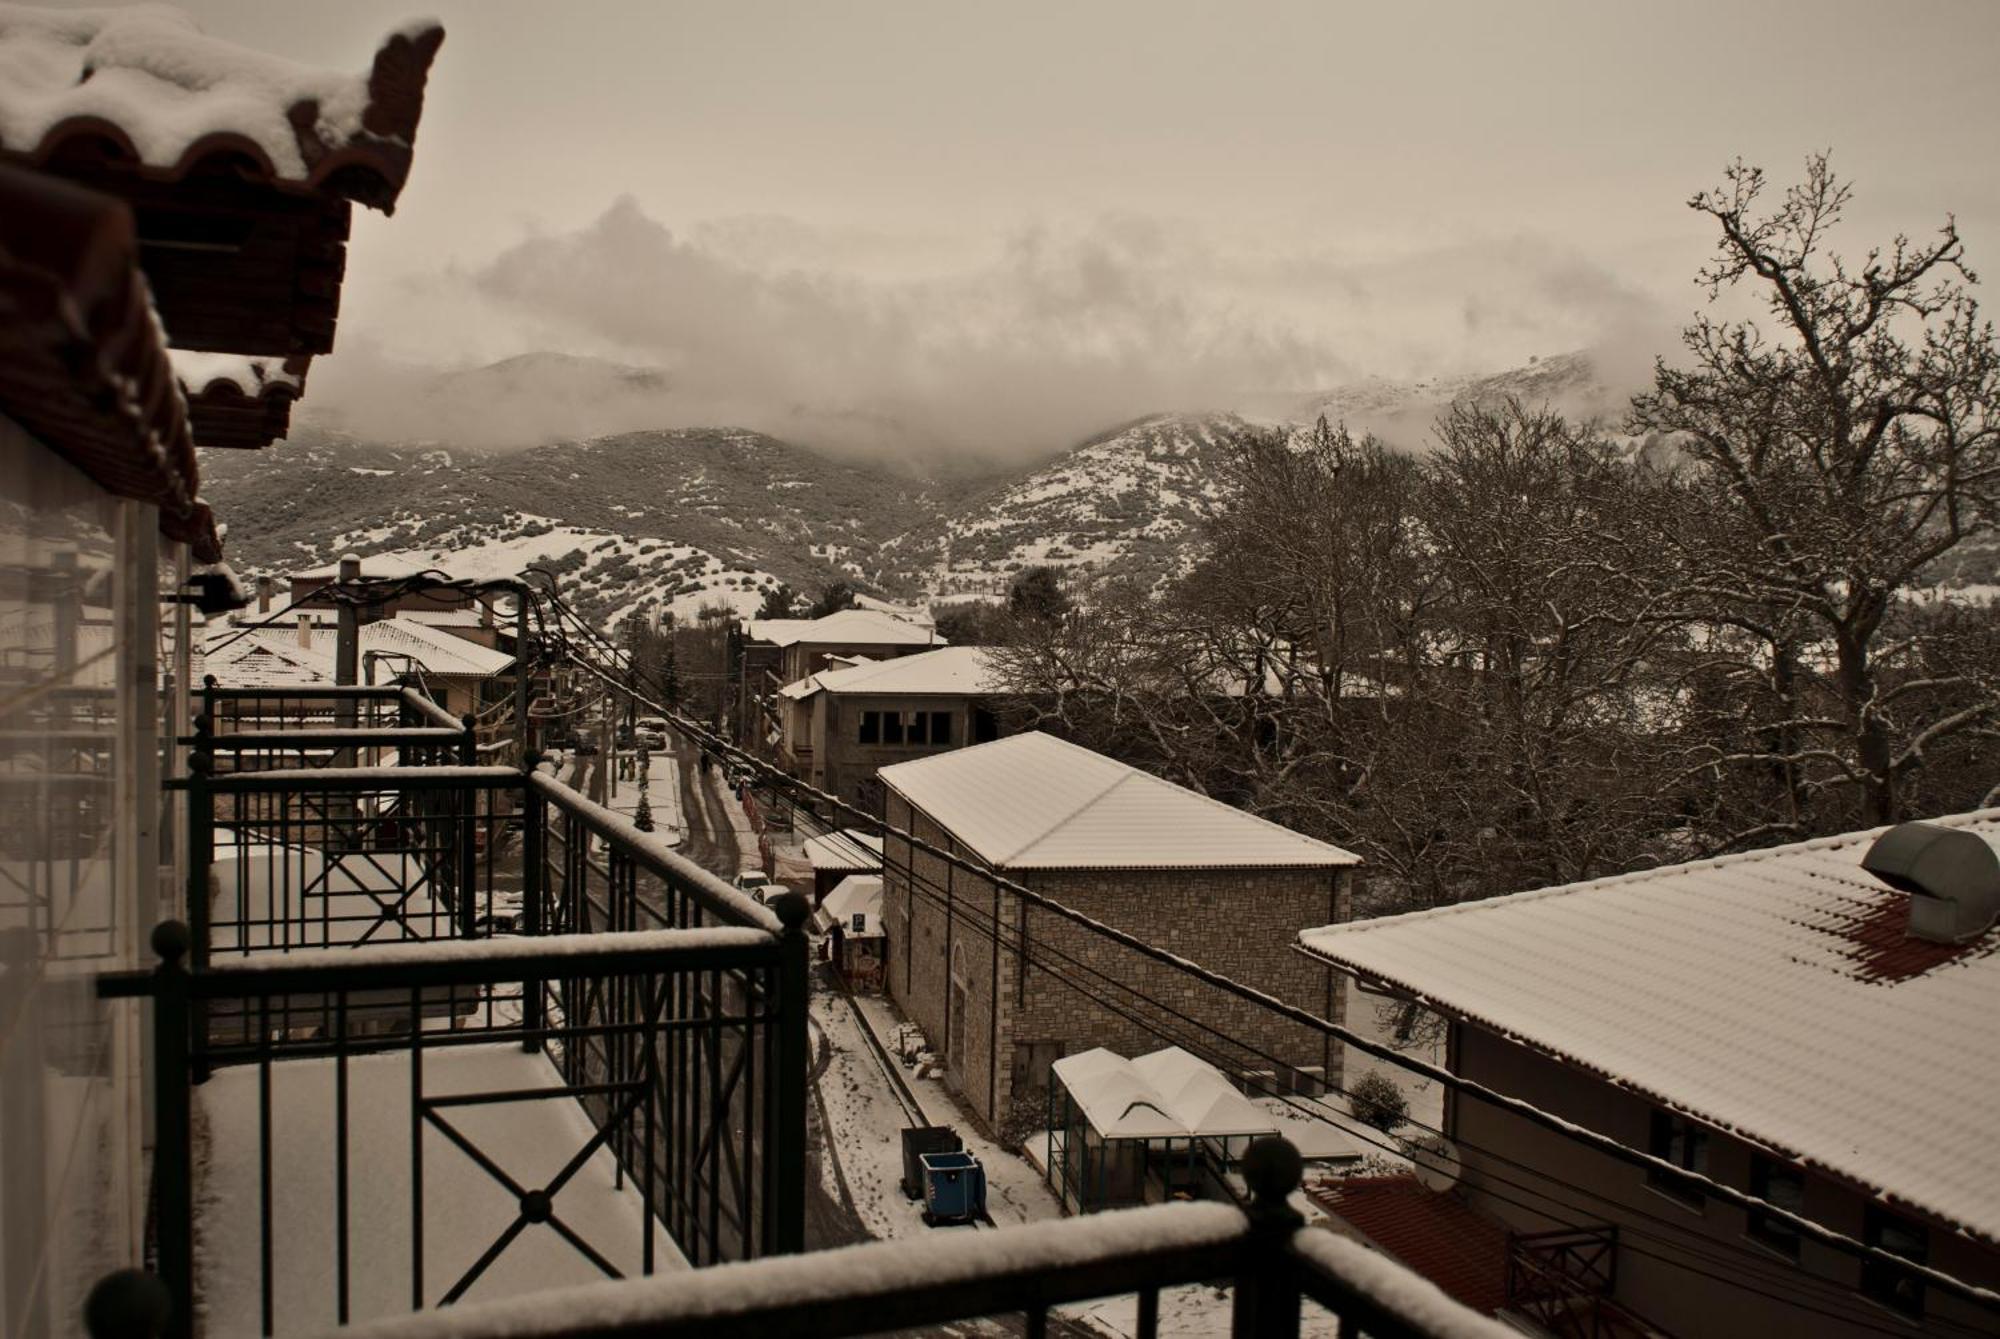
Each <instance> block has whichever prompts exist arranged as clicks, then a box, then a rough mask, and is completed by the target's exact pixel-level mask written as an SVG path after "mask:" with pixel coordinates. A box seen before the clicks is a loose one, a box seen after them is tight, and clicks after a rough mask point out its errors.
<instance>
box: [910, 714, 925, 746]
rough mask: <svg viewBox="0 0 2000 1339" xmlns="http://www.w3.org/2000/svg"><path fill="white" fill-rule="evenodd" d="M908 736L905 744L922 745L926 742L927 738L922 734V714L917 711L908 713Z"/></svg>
mask: <svg viewBox="0 0 2000 1339" xmlns="http://www.w3.org/2000/svg"><path fill="white" fill-rule="evenodd" d="M908 734H909V737H908V739H907V740H906V741H905V742H906V743H910V744H922V743H924V742H925V741H926V738H927V736H926V735H925V734H924V713H923V712H921V711H917V712H912V713H910V724H909V726H908Z"/></svg>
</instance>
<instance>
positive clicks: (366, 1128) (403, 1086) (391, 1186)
mask: <svg viewBox="0 0 2000 1339" xmlns="http://www.w3.org/2000/svg"><path fill="white" fill-rule="evenodd" d="M271 1079H272V1084H271V1129H272V1132H273V1138H272V1156H271V1167H272V1212H271V1230H272V1233H273V1239H272V1253H271V1258H272V1261H273V1268H274V1270H275V1271H276V1274H275V1277H274V1279H273V1284H274V1288H273V1298H274V1303H275V1315H274V1321H275V1333H277V1334H281V1335H282V1334H300V1333H313V1334H317V1333H320V1332H323V1331H326V1330H329V1329H331V1328H332V1326H333V1324H334V1321H335V1317H336V1315H337V1312H336V1309H335V1302H334V1288H335V1277H336V1275H335V1260H336V1251H335V1243H336V1236H335V1232H336V1229H335V1220H334V1204H335V1194H334V1174H335V1173H334V1156H335V1138H336V1136H335V1125H334V1112H335V1105H334V1091H335V1089H334V1065H333V1062H332V1061H331V1060H285V1061H280V1062H279V1063H277V1064H274V1065H273V1066H272V1067H271ZM423 1085H424V1092H425V1094H426V1095H427V1096H432V1097H435V1096H439V1095H443V1094H448V1093H474V1092H510V1091H523V1090H530V1089H554V1088H556V1087H558V1086H559V1079H558V1076H557V1074H556V1071H555V1069H554V1067H553V1066H551V1065H550V1064H549V1062H548V1060H547V1059H546V1058H544V1057H542V1056H540V1055H532V1054H528V1053H525V1052H523V1051H522V1050H521V1049H520V1048H519V1047H517V1046H514V1045H511V1044H507V1045H496V1046H472V1047H449V1048H442V1049H431V1050H427V1051H426V1052H425V1055H424V1075H423ZM348 1092H349V1098H348V1102H349V1107H348V1132H347V1146H348V1151H349V1157H350V1159H351V1162H350V1169H349V1204H350V1214H351V1218H350V1225H349V1243H350V1251H351V1252H352V1254H351V1256H350V1264H349V1287H350V1298H351V1307H352V1311H351V1314H352V1316H353V1318H354V1319H355V1320H357V1321H358V1320H363V1319H368V1318H371V1317H378V1316H390V1315H399V1314H402V1313H404V1312H407V1311H409V1310H410V1300H411V1276H410V1246H411V1230H410V1226H411V1225H410V1218H411V1194H410V1186H411V1152H412V1150H411V1140H410V1060H409V1056H408V1054H407V1052H396V1053H393V1054H387V1055H372V1056H356V1057H354V1058H352V1059H350V1060H349V1061H348ZM194 1095H195V1103H196V1111H197V1116H196V1122H197V1131H198V1139H199V1147H200V1149H201V1153H202V1161H203V1163H204V1165H203V1166H202V1167H201V1169H200V1172H199V1175H198V1179H197V1194H198V1204H197V1225H196V1227H197V1230H196V1242H195V1250H196V1273H197V1278H196V1288H197V1292H198V1295H199V1296H200V1297H201V1298H202V1299H203V1306H204V1309H205V1312H206V1314H205V1317H204V1324H203V1332H204V1333H205V1334H207V1335H209V1336H210V1337H211V1339H236V1336H249V1335H256V1334H259V1333H261V1318H260V1311H261V1286H260V1278H261V1276H260V1274H259V1272H258V1271H259V1266H258V1260H259V1231H260V1220H261V1215H260V1213H259V1209H258V1187H259V1177H258V1156H257V1154H258V1146H259V1140H258V1071H257V1068H256V1067H255V1066H231V1067H225V1068H223V1069H221V1070H218V1071H217V1072H216V1074H215V1076H214V1077H213V1078H212V1079H210V1080H209V1081H208V1082H207V1083H205V1084H203V1085H201V1086H200V1087H198V1088H196V1089H195V1092H194ZM441 1114H443V1115H444V1116H445V1118H446V1119H447V1120H449V1121H450V1122H451V1124H452V1125H453V1126H454V1127H455V1128H456V1129H458V1130H459V1131H460V1132H462V1133H463V1134H464V1135H465V1136H466V1138H467V1139H468V1140H469V1141H470V1142H471V1143H472V1144H473V1146H474V1147H476V1148H478V1149H479V1150H480V1151H481V1152H482V1153H484V1154H485V1155H486V1156H487V1157H489V1158H491V1159H492V1160H493V1161H494V1162H495V1163H496V1164H497V1165H498V1166H499V1167H500V1168H501V1169H502V1170H504V1171H505V1172H507V1174H508V1175H509V1176H511V1177H513V1178H514V1180H515V1181H516V1182H518V1183H519V1184H521V1185H523V1186H526V1187H529V1188H538V1187H545V1186H546V1185H547V1184H548V1183H549V1181H550V1180H551V1179H552V1178H553V1177H555V1176H556V1175H557V1174H558V1173H559V1172H560V1171H561V1169H562V1167H563V1165H564V1164H565V1163H566V1162H568V1161H569V1159H570V1158H572V1157H574V1156H575V1155H576V1153H577V1152H578V1151H579V1150H580V1149H582V1148H583V1147H584V1145H585V1144H586V1143H588V1142H589V1140H590V1138H591V1135H592V1133H593V1131H592V1127H591V1124H590V1121H589V1119H588V1118H587V1117H586V1116H585V1115H584V1112H583V1109H582V1108H581V1107H580V1106H578V1105H577V1104H576V1102H575V1101H574V1100H573V1099H571V1098H569V1097H567V1096H556V1097H545V1098H535V1099H530V1100H516V1101H507V1102H496V1103H490V1104H483V1105H469V1106H458V1107H451V1108H447V1109H445V1111H444V1112H443V1113H441ZM616 1170H617V1164H616V1162H615V1161H614V1160H613V1158H612V1155H611V1151H610V1150H609V1149H607V1148H600V1149H599V1150H598V1151H597V1152H596V1153H595V1154H594V1155H593V1156H592V1157H591V1158H590V1160H589V1161H588V1162H586V1163H585V1164H584V1165H583V1167H582V1168H581V1169H580V1170H579V1171H578V1172H577V1173H576V1175H575V1176H574V1177H572V1178H571V1179H570V1180H569V1181H568V1182H567V1183H566V1184H564V1185H563V1187H562V1188H561V1189H560V1190H559V1191H558V1192H557V1193H556V1194H555V1196H554V1200H553V1208H554V1211H555V1214H556V1216H557V1217H558V1218H560V1219H561V1220H562V1222H563V1223H564V1225H566V1226H567V1227H569V1228H570V1229H571V1230H573V1231H574V1232H576V1234H577V1235H578V1236H580V1237H582V1238H583V1239H584V1240H585V1241H587V1242H589V1243H590V1244H591V1246H592V1247H594V1248H595V1249H596V1250H597V1251H599V1252H600V1253H601V1254H603V1256H604V1257H605V1258H606V1259H607V1260H609V1261H611V1263H612V1264H613V1265H615V1266H616V1267H617V1268H618V1269H619V1270H621V1271H622V1272H624V1273H625V1274H626V1275H627V1276H631V1275H635V1274H637V1273H639V1272H640V1265H641V1259H642V1256H641V1252H642V1248H643V1243H644V1240H645V1238H644V1233H645V1231H646V1230H647V1225H646V1220H645V1214H644V1206H643V1202H642V1200H641V1199H640V1197H639V1195H638V1193H637V1191H636V1190H635V1189H634V1188H633V1186H632V1184H631V1182H629V1181H628V1182H626V1183H625V1185H624V1186H623V1187H622V1188H620V1187H619V1186H618V1185H617V1184H616V1182H615V1180H614V1178H615V1174H616ZM423 1191H424V1199H423V1204H424V1234H423V1238H424V1292H425V1296H426V1298H427V1300H428V1302H429V1303H430V1304H433V1305H434V1304H435V1303H436V1302H437V1300H438V1299H439V1298H441V1297H443V1296H444V1295H445V1293H447V1292H448V1291H449V1290H450V1289H451V1288H452V1287H453V1285H455V1284H456V1283H457V1282H458V1280H459V1278H460V1277H461V1276H462V1275H463V1274H464V1273H465V1272H466V1270H467V1269H468V1268H469V1267H470V1266H471V1265H472V1264H473V1262H474V1261H476V1260H477V1259H478V1258H479V1257H480V1255H481V1254H482V1253H483V1252H484V1251H485V1250H486V1249H487V1248H488V1247H489V1246H490V1245H491V1244H492V1243H493V1242H494V1241H495V1240H496V1239H497V1238H498V1237H499V1236H500V1234H501V1233H502V1232H503V1231H504V1230H505V1229H506V1228H507V1226H508V1225H509V1224H510V1223H512V1222H514V1220H515V1218H516V1217H517V1216H518V1213H519V1204H518V1201H517V1200H516V1199H515V1197H514V1195H513V1194H512V1193H510V1192H509V1191H508V1190H507V1189H506V1188H505V1187H504V1186H502V1185H501V1184H500V1183H499V1182H498V1181H496V1180H495V1179H494V1178H493V1177H492V1176H491V1175H490V1174H489V1173H488V1172H486V1171H485V1170H484V1169H482V1168H481V1167H480V1166H479V1165H478V1164H476V1163H474V1162H473V1161H472V1159H471V1158H470V1157H468V1156H467V1155H466V1154H465V1153H464V1152H463V1151H462V1150H460V1149H459V1148H458V1147H456V1146H455V1145H453V1144H452V1143H451V1142H450V1141H449V1139H448V1138H447V1137H446V1136H445V1135H444V1134H443V1133H442V1132H441V1131H439V1130H437V1129H435V1128H428V1129H427V1130H426V1132H425V1135H424V1142H423ZM652 1232H653V1239H654V1250H655V1266H654V1267H655V1270H656V1271H659V1272H664V1271H667V1270H672V1269H680V1268H683V1267H684V1264H685V1262H684V1261H683V1260H682V1258H681V1257H680V1255H679V1253H678V1252H677V1251H676V1250H675V1249H674V1246H673V1243H672V1241H671V1239H670V1238H669V1237H668V1235H667V1233H666V1232H665V1231H664V1230H663V1229H661V1228H659V1226H658V1225H657V1224H653V1225H652ZM603 1277H604V1275H603V1274H602V1272H601V1271H599V1269H598V1268H597V1266H596V1265H594V1264H592V1263H591V1262H590V1261H589V1260H587V1259H585V1258H584V1257H583V1255H581V1254H580V1253H579V1252H578V1251H577V1250H576V1248H575V1247H573V1246H571V1245H570V1244H569V1243H568V1242H566V1241H564V1240H563V1239H562V1237H561V1236H560V1235H558V1233H557V1232H556V1230H555V1229H554V1228H552V1227H550V1226H548V1225H547V1224H529V1225H527V1226H526V1227H525V1228H523V1230H522V1231H521V1233H520V1235H519V1236H517V1237H515V1238H514V1240H513V1241H512V1242H511V1243H509V1244H508V1245H507V1247H506V1249H505V1250H504V1251H502V1252H501V1254H500V1255H499V1257H498V1258H497V1259H496V1260H495V1261H494V1262H493V1264H492V1265H491V1266H490V1267H489V1268H488V1270H487V1271H486V1273H485V1274H484V1275H483V1276H482V1277H481V1279H480V1280H479V1281H478V1282H477V1283H475V1284H474V1285H473V1286H472V1287H471V1289H470V1290H469V1291H468V1292H467V1293H466V1294H465V1300H467V1301H472V1302H477V1301H493V1300H496V1299H500V1298H506V1297H513V1296H519V1295H521V1294H524V1293H530V1292H538V1291H540V1290H542V1289H544V1288H552V1287H562V1286H565V1285H568V1284H578V1283H589V1282H594V1281H596V1280H599V1279H602V1278H603Z"/></svg>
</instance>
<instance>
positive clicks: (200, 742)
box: [181, 675, 479, 773]
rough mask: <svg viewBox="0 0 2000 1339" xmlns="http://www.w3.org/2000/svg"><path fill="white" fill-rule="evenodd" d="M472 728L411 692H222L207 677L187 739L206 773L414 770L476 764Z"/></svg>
mask: <svg viewBox="0 0 2000 1339" xmlns="http://www.w3.org/2000/svg"><path fill="white" fill-rule="evenodd" d="M477 733H478V732H477V730H476V728H475V727H474V725H473V723H472V722H470V721H466V720H459V719H458V718H456V717H454V716H453V715H452V714H451V713H450V712H448V711H446V710H445V709H444V708H442V707H440V706H438V705H437V704H436V703H435V702H433V701H431V700H430V699H429V698H427V697H425V696H424V695H423V694H422V693H420V692H417V691H416V690H415V689H412V688H407V687H398V686H394V685H386V686H381V687H365V686H359V685H343V686H337V687H336V686H296V687H289V688H236V687H224V686H222V685H220V684H218V683H217V682H216V679H215V676H214V675H209V676H208V678H207V680H206V682H205V684H204V686H203V689H202V694H201V713H200V715H199V716H197V717H196V720H195V734H194V736H192V737H190V738H187V739H184V740H182V741H181V742H182V743H184V744H187V745H190V746H192V747H193V748H195V749H196V750H198V751H203V752H207V753H209V754H211V755H212V756H213V760H214V761H213V770H214V771H216V772H218V773H221V772H248V771H262V770H266V769H272V768H283V769H292V768H302V767H382V766H405V767H421V766H434V765H445V764H469V763H474V762H477V761H479V756H478V751H477V745H478V739H477Z"/></svg>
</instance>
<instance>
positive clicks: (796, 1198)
mask: <svg viewBox="0 0 2000 1339" xmlns="http://www.w3.org/2000/svg"><path fill="white" fill-rule="evenodd" d="M770 906H771V910H772V911H774V912H776V913H777V916H778V920H779V921H780V922H781V923H782V924H783V925H784V930H783V932H782V933H781V934H780V935H779V937H778V1024H777V1033H778V1057H777V1060H778V1068H777V1072H776V1073H774V1074H772V1075H771V1080H772V1087H773V1090H774V1096H775V1098H776V1102H775V1115H776V1122H775V1124H776V1127H777V1128H776V1129H775V1131H774V1132H773V1136H774V1138H775V1141H776V1147H774V1148H772V1149H771V1150H770V1152H769V1153H768V1155H767V1157H768V1163H767V1166H768V1167H769V1168H770V1175H771V1176H772V1177H773V1178H774V1179H775V1185H776V1192H777V1193H776V1194H775V1195H773V1197H772V1205H773V1213H772V1222H771V1224H770V1243H771V1250H772V1252H773V1253H774V1254H778V1255H789V1254H793V1253H795V1252H798V1251H803V1250H804V1249H805V1225H806V1223H805V1219H806V1072H807V1070H808V1069H809V1068H810V1067H811V1065H812V1055H811V1052H810V1049H809V1043H808V1040H807V1036H806V1009H807V1000H806V990H807V979H806V948H807V946H806V917H807V916H808V915H809V914H810V908H809V907H808V906H807V905H806V899H805V897H804V896H803V895H802V894H799V893H780V894H779V895H778V896H776V897H774V898H772V899H771V902H770Z"/></svg>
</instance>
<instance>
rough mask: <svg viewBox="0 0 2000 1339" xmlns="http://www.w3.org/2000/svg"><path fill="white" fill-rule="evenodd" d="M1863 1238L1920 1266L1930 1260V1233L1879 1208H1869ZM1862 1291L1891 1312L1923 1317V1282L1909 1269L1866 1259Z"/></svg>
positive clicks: (1871, 1244) (1862, 1277)
mask: <svg viewBox="0 0 2000 1339" xmlns="http://www.w3.org/2000/svg"><path fill="white" fill-rule="evenodd" d="M1861 1239H1862V1240H1863V1241H1865V1242H1867V1243H1868V1244H1869V1245H1870V1246H1873V1247H1875V1248H1877V1249H1878V1250H1883V1251H1887V1252H1888V1253H1889V1254H1890V1255H1900V1256H1902V1257H1903V1259H1905V1260H1908V1261H1910V1262H1911V1263H1913V1264H1919V1265H1921V1264H1923V1263H1924V1262H1925V1261H1926V1260H1928V1259H1929V1258H1930V1234H1929V1233H1927V1232H1925V1231H1924V1229H1923V1228H1922V1227H1921V1226H1919V1225H1918V1224H1916V1223H1912V1222H1911V1221H1910V1220H1909V1219H1907V1218H1898V1217H1897V1216H1896V1215H1894V1214H1892V1213H1885V1212H1883V1211H1882V1210H1880V1209H1873V1208H1871V1209H1869V1210H1868V1213H1867V1215H1866V1216H1865V1217H1864V1218H1863V1219H1862V1220H1861ZM1861 1291H1862V1293H1863V1294H1865V1295H1866V1296H1868V1297H1872V1298H1874V1299H1875V1300H1876V1301H1878V1302H1880V1303H1881V1304H1882V1305H1883V1306H1886V1307H1888V1308H1889V1309H1890V1310H1891V1311H1897V1312H1900V1313H1902V1314H1903V1315H1905V1316H1911V1317H1915V1316H1921V1315H1923V1314H1924V1282H1923V1280H1922V1279H1920V1278H1918V1277H1917V1276H1916V1275H1915V1274H1912V1273H1910V1272H1909V1271H1908V1270H1903V1269H1898V1268H1896V1266H1894V1265H1887V1264H1883V1263H1882V1262H1881V1261H1879V1260H1863V1261H1862V1262H1861Z"/></svg>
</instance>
